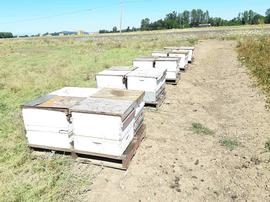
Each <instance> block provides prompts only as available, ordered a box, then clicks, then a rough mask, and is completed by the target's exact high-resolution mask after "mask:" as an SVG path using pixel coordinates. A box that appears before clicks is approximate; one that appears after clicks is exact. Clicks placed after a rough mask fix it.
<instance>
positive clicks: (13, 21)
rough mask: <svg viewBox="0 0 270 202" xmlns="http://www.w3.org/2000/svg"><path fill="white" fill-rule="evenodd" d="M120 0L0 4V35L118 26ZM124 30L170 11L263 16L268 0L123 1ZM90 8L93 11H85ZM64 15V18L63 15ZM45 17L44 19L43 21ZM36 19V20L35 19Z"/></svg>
mask: <svg viewBox="0 0 270 202" xmlns="http://www.w3.org/2000/svg"><path fill="white" fill-rule="evenodd" d="M119 2H120V0H107V1H105V0H99V1H94V0H44V1H40V0H11V1H4V0H2V1H1V3H0V32H1V31H10V32H13V33H14V34H36V33H45V32H54V31H63V30H68V31H77V30H84V31H89V32H95V31H98V30H100V29H112V27H113V26H114V25H116V26H119V18H120V5H119ZM124 2H125V3H124V18H123V28H126V27H127V26H130V27H132V26H135V27H139V25H140V21H141V19H143V18H145V17H149V18H150V19H151V20H157V19H160V18H163V17H164V16H165V14H167V13H169V12H171V11H174V10H175V11H177V12H180V11H183V10H191V9H193V8H201V9H203V10H206V9H208V10H209V12H210V15H211V16H214V17H215V16H218V17H222V18H225V19H231V18H233V17H235V16H237V14H238V12H240V11H244V10H247V9H252V10H254V11H256V12H258V13H260V14H264V13H265V11H266V9H267V8H270V0H223V1H222V0H124ZM87 9H92V10H87ZM63 14H66V15H63ZM43 17H44V18H43ZM37 18H39V19H37Z"/></svg>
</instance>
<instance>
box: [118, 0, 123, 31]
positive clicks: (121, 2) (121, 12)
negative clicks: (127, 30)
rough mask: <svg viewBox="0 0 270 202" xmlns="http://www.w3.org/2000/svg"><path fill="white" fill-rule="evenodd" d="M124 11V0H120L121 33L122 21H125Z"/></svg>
mask: <svg viewBox="0 0 270 202" xmlns="http://www.w3.org/2000/svg"><path fill="white" fill-rule="evenodd" d="M123 12H124V0H120V26H119V29H120V34H121V33H122V23H123Z"/></svg>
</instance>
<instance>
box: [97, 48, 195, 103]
mask: <svg viewBox="0 0 270 202" xmlns="http://www.w3.org/2000/svg"><path fill="white" fill-rule="evenodd" d="M166 49H167V50H162V51H154V52H153V53H152V56H151V57H140V58H136V59H135V60H133V67H112V68H109V69H107V70H104V71H102V72H100V73H98V74H97V75H96V81H97V87H98V88H116V89H126V90H141V91H145V98H144V101H145V102H146V104H154V105H156V104H158V103H159V101H160V100H161V99H162V97H163V96H164V95H165V94H166V92H165V81H166V82H167V83H172V84H177V82H178V81H179V79H180V76H181V71H185V70H186V68H187V66H188V63H189V62H192V58H193V49H194V48H193V47H179V48H177V47H167V48H166Z"/></svg>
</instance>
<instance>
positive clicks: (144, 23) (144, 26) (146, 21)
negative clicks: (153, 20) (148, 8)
mask: <svg viewBox="0 0 270 202" xmlns="http://www.w3.org/2000/svg"><path fill="white" fill-rule="evenodd" d="M149 28H150V19H149V18H145V19H143V20H142V21H141V30H143V31H144V30H149Z"/></svg>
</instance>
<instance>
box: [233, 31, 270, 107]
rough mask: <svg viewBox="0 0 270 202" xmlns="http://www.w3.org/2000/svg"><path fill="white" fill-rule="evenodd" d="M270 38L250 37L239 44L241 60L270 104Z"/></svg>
mask: <svg viewBox="0 0 270 202" xmlns="http://www.w3.org/2000/svg"><path fill="white" fill-rule="evenodd" d="M269 47H270V37H269V36H263V37H249V38H245V39H244V40H240V41H239V44H238V53H239V59H240V60H241V61H242V62H243V64H245V65H246V66H247V67H248V69H249V70H250V72H251V74H252V75H253V76H254V78H255V79H256V81H257V83H258V85H259V86H260V87H261V88H262V89H263V91H264V92H265V93H266V95H267V103H268V105H269V104H270V48H269Z"/></svg>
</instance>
